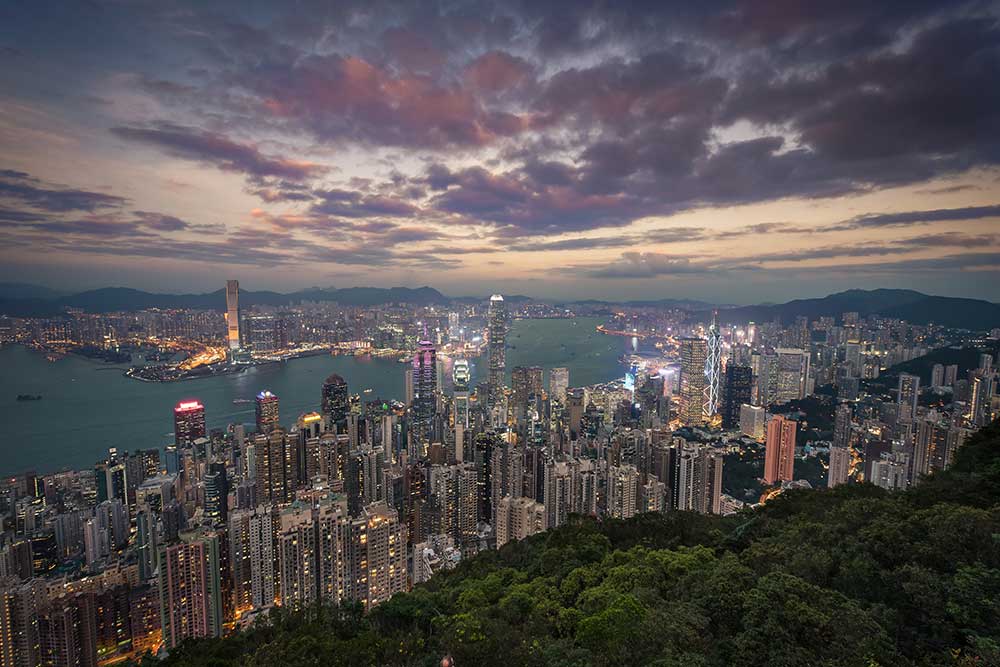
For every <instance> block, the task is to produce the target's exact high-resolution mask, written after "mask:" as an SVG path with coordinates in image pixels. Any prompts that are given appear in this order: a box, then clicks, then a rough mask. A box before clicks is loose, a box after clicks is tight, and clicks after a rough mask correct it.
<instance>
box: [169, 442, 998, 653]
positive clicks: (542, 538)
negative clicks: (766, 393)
mask: <svg viewBox="0 0 1000 667" xmlns="http://www.w3.org/2000/svg"><path fill="white" fill-rule="evenodd" d="M446 653H450V654H451V655H453V656H454V658H455V663H456V664H457V665H458V666H459V667H465V666H467V665H468V666H475V667H486V666H489V665H502V666H504V667H511V666H513V665H566V666H569V665H588V664H593V665H656V666H658V667H667V666H671V667H673V666H677V667H681V666H685V667H691V666H694V667H699V666H708V665H712V666H719V667H722V666H727V667H728V666H734V667H756V666H767V667H786V666H793V665H813V666H834V665H845V666H846V665H861V666H864V667H870V666H873V665H881V666H889V665H920V666H929V665H963V666H965V665H970V666H971V665H998V664H1000V426H998V425H997V424H994V425H993V426H991V427H989V428H987V429H985V430H984V431H983V432H981V433H980V434H978V435H976V436H975V437H974V438H972V439H971V440H970V442H969V443H968V444H967V445H966V446H965V447H964V448H963V449H962V450H961V451H960V452H959V454H958V457H957V461H956V462H955V465H954V466H953V468H952V469H950V470H949V471H947V472H945V473H941V474H938V475H937V476H935V477H934V478H932V479H930V480H928V481H927V482H925V483H924V484H922V485H920V486H918V487H916V488H913V489H911V490H909V491H907V492H905V493H897V494H891V493H886V492H884V491H881V490H879V489H876V488H874V487H871V486H867V485H865V486H850V487H841V488H838V489H835V490H832V491H830V490H818V491H797V492H791V493H788V494H787V495H785V496H783V497H780V498H778V499H776V500H775V501H773V502H771V503H769V504H768V505H767V506H766V507H765V508H764V509H762V510H759V511H756V512H749V513H747V514H744V515H741V516H738V517H729V518H725V519H722V518H717V517H703V516H698V515H691V514H683V513H676V514H670V515H643V516H640V517H637V518H636V519H634V520H631V521H624V522H621V521H604V522H601V523H598V522H594V521H591V520H579V521H577V522H574V524H573V525H570V526H566V527H563V528H560V529H559V530H555V531H550V532H548V533H545V534H542V535H538V536H535V537H533V538H530V539H528V540H525V541H523V542H521V543H518V544H512V545H509V546H507V547H505V548H504V549H502V550H500V551H499V552H493V553H487V554H483V555H481V556H479V557H478V558H475V559H473V560H471V561H469V562H466V563H464V564H462V566H461V567H460V568H459V569H458V570H456V571H454V572H452V573H449V574H447V575H445V576H441V577H437V578H435V579H434V580H433V581H431V582H430V583H429V584H427V585H424V586H421V587H418V588H417V589H416V590H414V591H413V592H412V593H409V594H407V595H399V596H396V597H395V598H393V599H392V600H391V601H390V602H389V603H387V604H384V605H382V606H381V607H379V608H377V609H376V610H375V611H373V612H372V613H371V614H369V615H367V616H363V615H361V614H360V613H359V612H358V610H357V609H340V610H336V609H330V608H310V609H305V610H298V611H288V610H282V611H280V612H277V613H275V614H273V615H272V622H271V624H270V625H266V626H260V627H257V628H254V629H253V630H251V631H248V632H244V633H241V634H238V635H236V636H234V637H230V638H227V639H221V640H202V641H192V642H189V643H187V644H185V645H183V646H182V647H180V648H179V649H177V650H175V651H174V652H173V653H172V655H171V656H170V657H169V658H168V659H167V660H165V661H164V662H163V663H155V664H163V665H289V666H290V665H324V666H331V665H436V664H438V660H440V658H441V656H442V655H444V654H446ZM151 662H152V661H151Z"/></svg>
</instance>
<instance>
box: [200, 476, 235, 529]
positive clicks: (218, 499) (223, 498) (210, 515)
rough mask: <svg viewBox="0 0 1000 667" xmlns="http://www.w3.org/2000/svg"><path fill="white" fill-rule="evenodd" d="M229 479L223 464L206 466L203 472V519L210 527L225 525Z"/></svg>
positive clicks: (227, 512)
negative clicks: (206, 468)
mask: <svg viewBox="0 0 1000 667" xmlns="http://www.w3.org/2000/svg"><path fill="white" fill-rule="evenodd" d="M228 502H229V479H228V478H227V476H226V466H225V464H223V463H219V462H214V461H213V462H212V463H209V464H208V471H206V472H205V519H207V520H208V521H210V522H211V523H212V525H216V524H225V523H226V521H227V519H228V517H229V505H228Z"/></svg>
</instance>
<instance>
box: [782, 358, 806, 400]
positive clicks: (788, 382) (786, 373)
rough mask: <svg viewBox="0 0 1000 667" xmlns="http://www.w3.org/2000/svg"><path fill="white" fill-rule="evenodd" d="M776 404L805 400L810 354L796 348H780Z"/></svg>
mask: <svg viewBox="0 0 1000 667" xmlns="http://www.w3.org/2000/svg"><path fill="white" fill-rule="evenodd" d="M777 353H778V375H777V387H776V391H775V396H774V402H775V403H786V402H788V401H792V400H795V399H798V398H805V397H806V394H807V393H808V383H809V353H808V352H806V351H804V350H799V349H795V348H778V350H777Z"/></svg>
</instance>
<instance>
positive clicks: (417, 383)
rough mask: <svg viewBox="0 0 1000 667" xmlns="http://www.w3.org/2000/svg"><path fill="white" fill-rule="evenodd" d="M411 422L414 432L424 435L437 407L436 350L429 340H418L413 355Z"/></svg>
mask: <svg viewBox="0 0 1000 667" xmlns="http://www.w3.org/2000/svg"><path fill="white" fill-rule="evenodd" d="M411 372H412V374H413V424H414V428H415V430H416V432H417V433H418V434H420V435H421V436H422V437H426V436H427V435H428V434H429V432H430V429H431V422H433V421H434V414H435V412H436V408H437V396H436V392H437V351H436V350H435V349H434V344H433V343H431V342H430V341H429V340H424V341H421V342H420V347H419V348H418V349H417V353H416V354H415V355H413V363H412V367H411Z"/></svg>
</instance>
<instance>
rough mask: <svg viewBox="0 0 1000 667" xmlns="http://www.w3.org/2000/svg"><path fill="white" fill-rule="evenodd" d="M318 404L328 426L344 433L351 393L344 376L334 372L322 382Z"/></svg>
mask: <svg viewBox="0 0 1000 667" xmlns="http://www.w3.org/2000/svg"><path fill="white" fill-rule="evenodd" d="M320 406H321V407H320V412H322V413H323V416H325V417H326V419H327V422H328V423H329V425H330V427H331V428H336V429H337V433H344V431H345V429H346V428H347V415H348V413H350V411H351V395H350V392H348V390H347V381H346V380H345V379H344V378H342V377H340V376H339V375H337V374H336V373H334V374H332V375H331V376H330V377H328V378H327V379H326V380H325V381H324V382H323V396H322V400H321V403H320Z"/></svg>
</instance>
